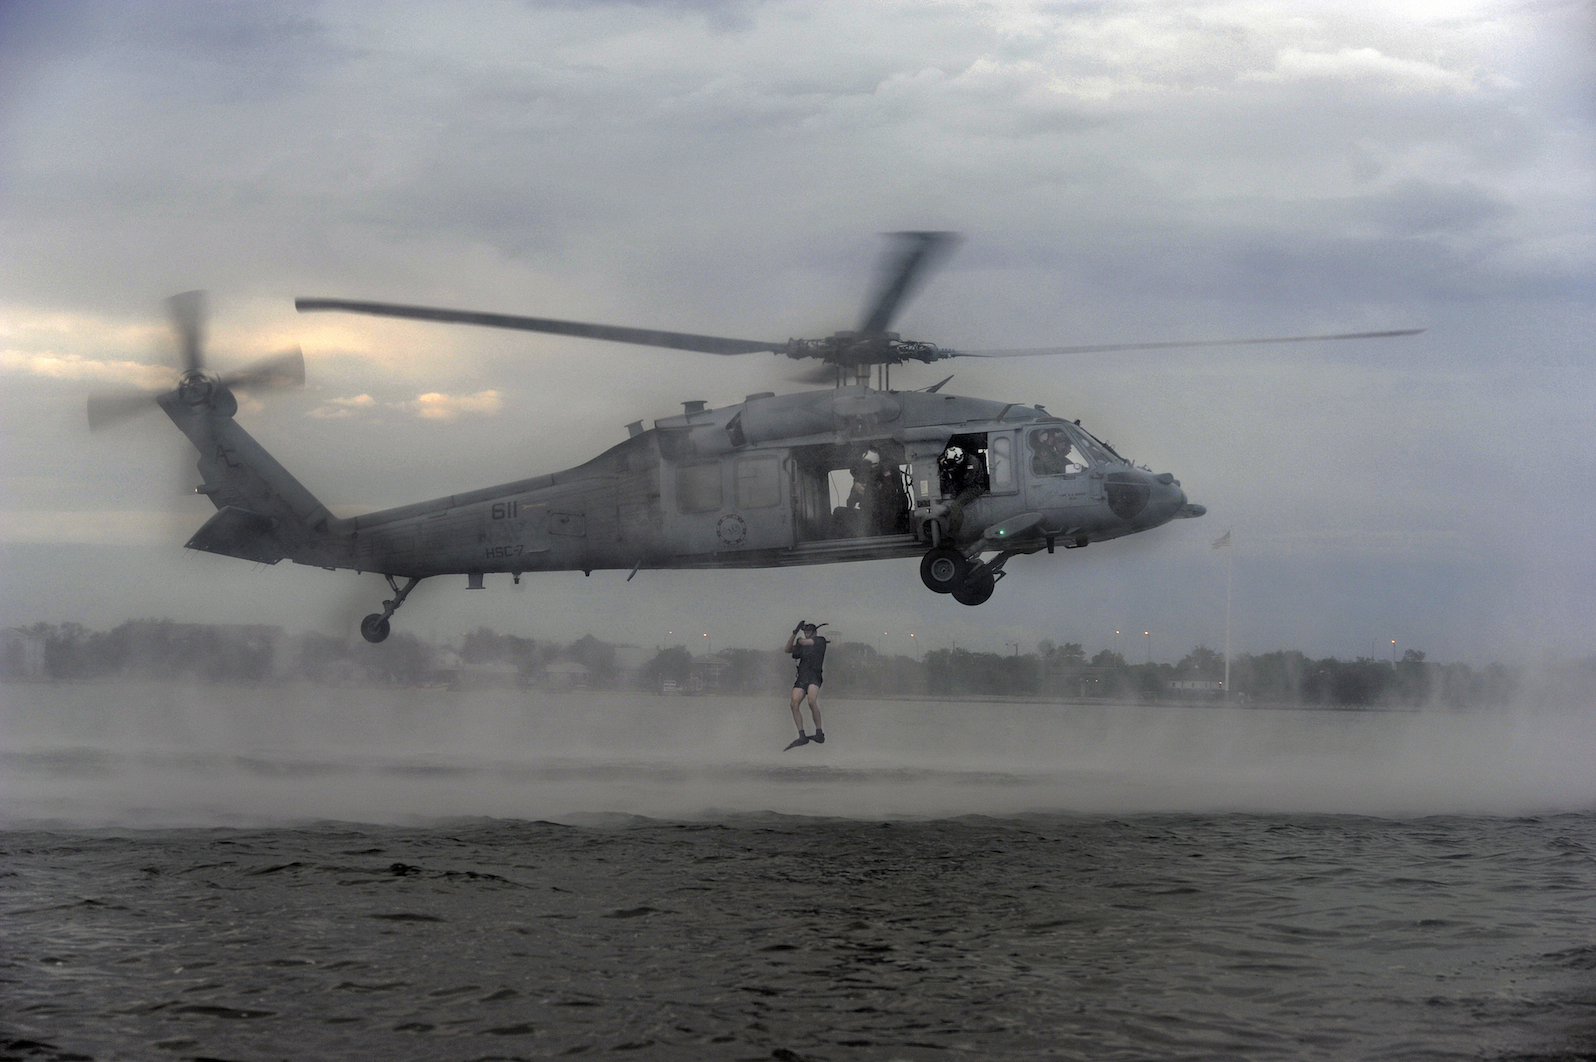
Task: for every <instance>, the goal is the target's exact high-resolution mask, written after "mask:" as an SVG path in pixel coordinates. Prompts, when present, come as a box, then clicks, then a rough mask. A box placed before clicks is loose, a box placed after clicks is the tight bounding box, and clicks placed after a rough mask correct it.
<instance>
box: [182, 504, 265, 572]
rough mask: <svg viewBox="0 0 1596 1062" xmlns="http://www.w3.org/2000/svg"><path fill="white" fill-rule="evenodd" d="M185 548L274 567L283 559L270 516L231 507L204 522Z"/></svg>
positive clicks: (221, 510)
mask: <svg viewBox="0 0 1596 1062" xmlns="http://www.w3.org/2000/svg"><path fill="white" fill-rule="evenodd" d="M186 545H187V547H188V548H189V549H197V550H203V551H204V552H206V553H220V554H221V555H222V556H224V557H237V558H239V559H240V560H250V561H258V562H260V563H261V564H276V563H277V562H278V561H280V560H282V559H283V548H282V546H281V545H280V544H279V543H278V541H277V538H276V536H275V535H273V534H272V519H271V517H269V516H262V515H261V514H260V513H252V512H250V511H249V510H248V509H240V508H238V507H236V506H232V505H229V506H227V507H226V508H224V509H220V510H218V511H217V513H216V515H215V516H213V517H211V518H210V519H209V520H207V521H205V526H204V527H202V528H200V529H199V530H198V531H196V532H194V537H193V538H191V539H189V540H188V542H187V543H186Z"/></svg>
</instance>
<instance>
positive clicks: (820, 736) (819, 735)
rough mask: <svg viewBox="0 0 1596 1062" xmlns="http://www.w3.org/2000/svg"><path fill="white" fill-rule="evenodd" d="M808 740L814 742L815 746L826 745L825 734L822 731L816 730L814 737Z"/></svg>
mask: <svg viewBox="0 0 1596 1062" xmlns="http://www.w3.org/2000/svg"><path fill="white" fill-rule="evenodd" d="M809 740H810V741H813V742H815V743H816V744H817V745H824V744H825V743H826V732H825V731H824V730H816V731H815V736H814V737H812V738H810V739H809Z"/></svg>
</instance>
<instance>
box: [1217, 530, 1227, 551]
mask: <svg viewBox="0 0 1596 1062" xmlns="http://www.w3.org/2000/svg"><path fill="white" fill-rule="evenodd" d="M1229 548H1230V532H1229V531H1226V532H1225V533H1224V534H1222V535H1220V536H1219V537H1218V538H1216V539H1214V549H1229Z"/></svg>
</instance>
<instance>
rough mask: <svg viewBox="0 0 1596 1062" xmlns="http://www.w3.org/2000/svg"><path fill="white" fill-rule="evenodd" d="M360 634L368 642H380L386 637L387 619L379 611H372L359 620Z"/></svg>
mask: <svg viewBox="0 0 1596 1062" xmlns="http://www.w3.org/2000/svg"><path fill="white" fill-rule="evenodd" d="M360 636H361V637H362V638H364V639H366V641H368V642H380V641H382V640H383V639H384V638H386V637H388V620H387V618H386V617H384V616H383V614H382V613H381V612H373V613H372V614H371V615H369V616H367V617H366V618H365V619H363V620H361V621H360Z"/></svg>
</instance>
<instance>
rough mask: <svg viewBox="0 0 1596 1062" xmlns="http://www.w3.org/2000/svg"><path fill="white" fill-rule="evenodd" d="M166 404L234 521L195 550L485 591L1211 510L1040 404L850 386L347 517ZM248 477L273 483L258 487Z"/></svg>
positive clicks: (681, 423)
mask: <svg viewBox="0 0 1596 1062" xmlns="http://www.w3.org/2000/svg"><path fill="white" fill-rule="evenodd" d="M163 405H169V406H170V408H169V409H168V412H169V414H170V415H172V417H173V419H174V421H177V422H178V424H179V426H180V427H184V430H185V432H186V433H188V434H189V435H190V438H191V439H194V441H195V443H196V446H198V447H199V448H200V450H201V454H202V458H201V461H200V466H199V467H200V470H201V472H202V474H204V475H205V479H206V484H205V486H204V487H202V491H203V492H204V493H207V494H209V495H210V496H211V497H212V499H213V501H215V503H216V505H217V507H218V509H220V510H221V511H220V512H218V514H217V516H216V517H213V518H212V521H211V522H210V523H208V524H207V525H206V527H205V528H202V529H201V531H200V532H199V533H198V534H196V535H195V537H194V539H192V540H191V541H190V542H189V546H190V547H191V548H195V549H202V550H208V551H210V552H217V553H223V554H227V555H231V556H241V557H246V558H248V559H251V560H258V561H265V562H268V563H274V562H275V561H276V560H278V559H288V560H293V561H296V562H299V563H303V564H313V565H318V566H321V567H326V568H351V569H355V570H357V571H368V572H379V573H382V574H384V575H387V576H390V577H394V576H397V577H406V578H411V579H421V578H428V577H433V576H441V575H458V574H464V575H466V576H467V577H468V579H469V583H468V585H470V586H473V587H476V586H481V585H482V577H483V576H484V575H486V574H489V573H511V574H513V575H515V576H516V577H519V576H520V575H521V574H522V573H526V572H538V571H570V570H580V571H588V572H591V571H594V570H600V569H629V570H634V571H635V570H637V569H661V568H729V567H735V568H758V567H779V566H787V565H801V564H829V563H838V562H847V561H861V560H873V559H881V558H892V557H913V556H919V555H922V554H925V553H926V552H927V550H928V549H931V548H933V547H936V548H941V549H956V550H958V551H960V552H961V553H963V554H965V555H967V556H969V557H970V558H971V559H972V560H973V561H975V562H976V563H979V556H980V554H981V553H982V552H990V551H998V552H999V553H1000V555H1001V557H1002V559H1007V557H1008V556H1010V555H1015V554H1024V553H1034V552H1040V551H1041V550H1044V549H1046V550H1048V551H1049V552H1051V551H1052V550H1053V549H1054V548H1055V546H1062V547H1063V548H1075V547H1079V546H1084V545H1087V544H1088V543H1091V542H1099V541H1104V540H1107V539H1112V538H1118V537H1121V536H1123V535H1128V534H1133V533H1135V532H1138V531H1145V530H1148V529H1150V528H1153V527H1157V526H1159V525H1161V524H1164V523H1167V522H1169V521H1170V520H1172V519H1175V518H1177V517H1181V516H1197V515H1201V513H1202V510H1201V507H1199V506H1192V505H1189V504H1188V503H1187V500H1186V496H1185V494H1184V492H1183V491H1182V490H1181V489H1180V484H1179V483H1178V482H1177V481H1175V480H1174V478H1173V477H1172V476H1170V475H1169V474H1167V473H1166V474H1162V475H1154V474H1153V473H1151V472H1150V471H1148V470H1145V469H1139V468H1136V467H1134V466H1132V464H1131V463H1130V462H1128V461H1126V460H1125V459H1123V458H1121V457H1120V456H1119V455H1118V454H1117V453H1115V452H1114V451H1113V450H1112V449H1111V448H1110V447H1109V446H1107V445H1106V444H1104V443H1101V442H1100V441H1098V440H1097V439H1096V438H1094V437H1093V436H1091V435H1090V434H1089V433H1087V432H1086V431H1085V430H1084V429H1082V428H1080V427H1079V426H1078V425H1076V424H1073V423H1069V422H1066V421H1064V420H1061V419H1059V418H1057V417H1054V416H1052V415H1050V414H1049V413H1047V412H1046V411H1045V410H1043V409H1040V408H1035V407H1030V406H1022V405H1019V404H1016V403H1007V404H1005V403H1001V402H993V401H988V400H984V399H975V398H963V397H959V396H955V395H942V394H932V393H925V392H891V391H875V390H871V389H869V388H867V387H863V386H852V387H842V388H837V389H835V390H827V391H813V392H805V393H799V394H791V395H782V396H776V395H772V394H761V395H750V396H749V397H748V398H747V399H746V400H745V401H743V402H741V403H738V404H736V405H733V406H727V407H724V408H720V409H706V408H703V403H685V406H686V412H684V413H682V414H680V415H677V416H673V417H667V418H663V419H661V420H658V421H656V422H655V425H654V427H653V428H651V429H647V430H645V429H643V427H642V425H641V424H640V423H639V424H634V425H631V426H630V429H629V430H630V432H631V434H630V437H629V438H628V439H627V440H626V441H624V442H622V443H620V444H619V445H617V446H615V447H612V448H611V449H610V450H608V451H606V452H605V453H603V454H601V455H599V456H598V457H596V458H594V459H593V460H591V461H588V462H586V463H585V464H582V465H578V466H576V467H575V468H571V469H567V470H565V471H562V472H556V473H553V474H549V475H543V476H537V477H533V478H530V479H524V480H519V481H515V482H512V483H505V484H501V485H498V486H493V487H487V488H483V489H480V490H475V491H471V492H468V493H464V494H456V495H450V496H448V497H444V498H437V499H433V500H431V501H425V502H418V503H415V504H411V505H404V506H400V507H397V508H392V509H385V510H382V511H378V512H373V513H368V514H365V515H362V516H357V517H353V518H350V519H342V520H339V519H334V518H332V517H331V516H330V514H328V513H327V512H326V510H325V509H324V508H322V507H320V505H319V503H317V502H315V500H314V498H313V497H311V495H310V494H309V492H308V491H306V490H305V489H304V488H303V487H301V486H299V484H298V483H297V481H294V480H293V479H292V477H291V476H289V475H288V474H287V473H286V471H284V470H283V469H282V468H281V466H279V465H277V464H276V462H275V461H272V460H271V458H270V456H269V455H267V454H266V453H265V451H264V449H262V448H260V447H259V445H258V444H256V443H255V442H254V440H253V439H251V438H250V437H249V436H248V435H247V433H245V432H244V431H243V429H242V428H240V427H239V426H238V425H237V424H236V423H234V422H233V420H232V417H231V416H230V415H227V414H230V411H228V410H225V408H224V409H222V410H217V411H215V412H212V413H206V412H205V411H203V410H194V409H192V408H191V407H188V406H185V405H183V404H182V403H180V402H173V403H169V404H168V403H163ZM185 422H186V424H185ZM950 445H951V446H958V447H960V448H961V449H963V450H965V451H967V453H968V454H969V455H970V457H971V458H972V459H973V461H972V462H970V468H972V469H973V470H974V471H973V473H972V474H971V478H972V481H971V482H966V483H963V484H960V483H956V482H953V481H951V480H950V476H949V470H948V468H947V467H946V466H947V463H948V462H947V461H946V459H945V457H944V455H945V454H946V453H947V452H948V448H949V446H950ZM263 465H266V466H269V467H265V468H264V469H263V468H262V466H263ZM262 472H264V476H262ZM251 474H253V475H254V478H256V479H262V478H263V479H264V480H265V484H264V486H261V485H256V486H255V488H254V489H253V491H252V490H251V489H250V482H249V480H250V476H251ZM285 481H286V482H285ZM274 505H275V506H277V509H276V510H275V511H274V510H273V508H272V507H273V506H274ZM285 506H286V507H287V509H288V510H289V511H287V512H285V511H283V509H284V507H285ZM1021 525H1023V526H1021ZM993 529H996V531H995V532H994V530H993ZM999 568H1001V563H1000V564H999ZM928 585H930V584H929V583H928Z"/></svg>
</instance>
